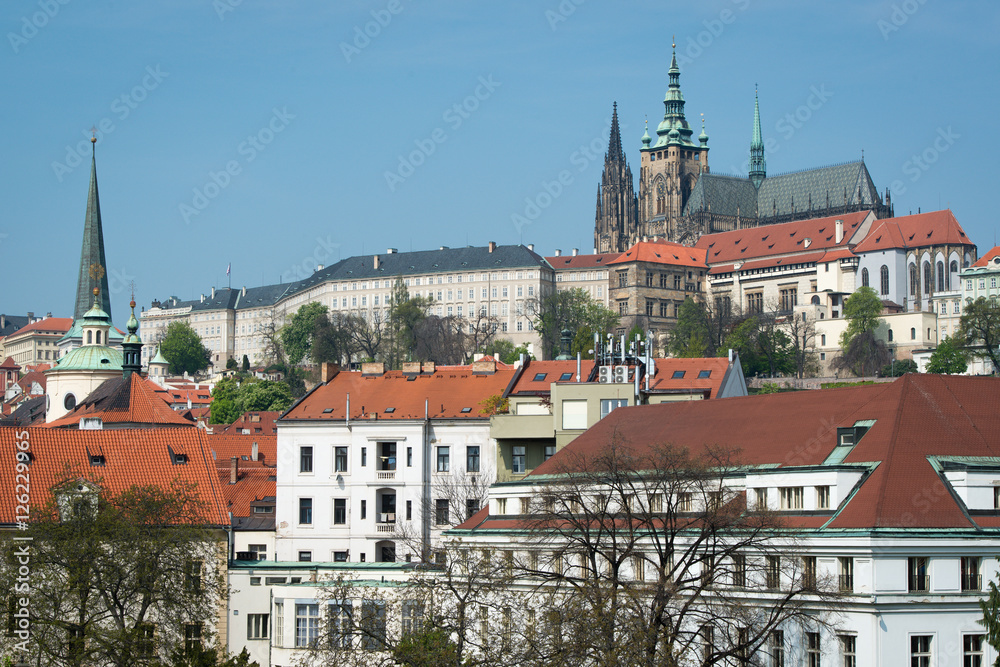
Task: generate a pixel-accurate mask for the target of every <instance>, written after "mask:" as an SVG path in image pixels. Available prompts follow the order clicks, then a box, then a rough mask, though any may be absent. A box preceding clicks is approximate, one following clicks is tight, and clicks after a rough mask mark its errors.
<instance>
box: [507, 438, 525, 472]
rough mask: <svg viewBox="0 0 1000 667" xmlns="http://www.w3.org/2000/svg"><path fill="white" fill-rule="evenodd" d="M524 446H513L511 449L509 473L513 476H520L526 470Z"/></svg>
mask: <svg viewBox="0 0 1000 667" xmlns="http://www.w3.org/2000/svg"><path fill="white" fill-rule="evenodd" d="M524 459H525V454H524V445H514V446H513V447H511V456H510V471H511V472H512V473H514V474H515V475H520V474H522V473H523V472H524V471H525V470H526V466H525V460H524Z"/></svg>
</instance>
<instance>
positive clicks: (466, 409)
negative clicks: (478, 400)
mask: <svg viewBox="0 0 1000 667" xmlns="http://www.w3.org/2000/svg"><path fill="white" fill-rule="evenodd" d="M462 412H472V408H462Z"/></svg>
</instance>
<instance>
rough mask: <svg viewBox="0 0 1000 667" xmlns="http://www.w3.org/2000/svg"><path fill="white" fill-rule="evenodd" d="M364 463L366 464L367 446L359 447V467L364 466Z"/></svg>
mask: <svg viewBox="0 0 1000 667" xmlns="http://www.w3.org/2000/svg"><path fill="white" fill-rule="evenodd" d="M366 465H368V448H367V447H362V448H361V467H362V468H364V467H365V466H366Z"/></svg>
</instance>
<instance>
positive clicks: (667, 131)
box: [654, 43, 694, 148]
mask: <svg viewBox="0 0 1000 667" xmlns="http://www.w3.org/2000/svg"><path fill="white" fill-rule="evenodd" d="M672 46H673V52H672V55H671V58H670V69H668V70H667V75H668V79H669V84H668V85H667V94H666V95H665V96H664V98H663V120H662V121H661V122H660V125H659V126H658V127H657V128H656V134H657V137H658V139H657V141H656V145H655V146H654V148H659V147H661V146H666V145H668V144H682V145H684V146H693V145H694V144H693V143H692V142H691V134H692V131H691V127H690V126H689V125H688V122H687V120H686V119H685V118H684V94H683V93H681V68H680V67H678V66H677V44H676V43H674V44H673V45H672Z"/></svg>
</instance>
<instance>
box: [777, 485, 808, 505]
mask: <svg viewBox="0 0 1000 667" xmlns="http://www.w3.org/2000/svg"><path fill="white" fill-rule="evenodd" d="M778 492H779V497H780V498H781V509H783V510H800V509H802V487H801V486H786V487H782V488H780V489H778Z"/></svg>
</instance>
